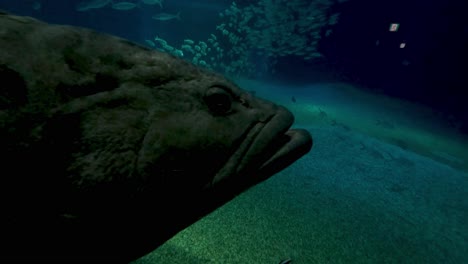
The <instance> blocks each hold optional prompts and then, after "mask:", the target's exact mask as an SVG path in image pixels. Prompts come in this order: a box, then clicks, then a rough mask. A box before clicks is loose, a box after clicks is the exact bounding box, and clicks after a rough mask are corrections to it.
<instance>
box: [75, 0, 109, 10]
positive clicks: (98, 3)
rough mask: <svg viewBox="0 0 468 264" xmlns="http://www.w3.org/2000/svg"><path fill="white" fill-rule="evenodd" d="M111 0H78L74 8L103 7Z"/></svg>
mask: <svg viewBox="0 0 468 264" xmlns="http://www.w3.org/2000/svg"><path fill="white" fill-rule="evenodd" d="M111 2H112V1H111V0H91V1H84V2H79V3H78V4H77V5H76V7H75V10H76V11H87V10H89V9H98V8H103V7H105V6H106V5H108V4H109V3H111Z"/></svg>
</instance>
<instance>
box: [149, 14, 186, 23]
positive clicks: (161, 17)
mask: <svg viewBox="0 0 468 264" xmlns="http://www.w3.org/2000/svg"><path fill="white" fill-rule="evenodd" d="M152 18H153V19H156V20H160V21H168V20H172V19H178V20H180V12H178V13H177V14H175V15H174V14H168V13H159V14H156V15H154V16H152Z"/></svg>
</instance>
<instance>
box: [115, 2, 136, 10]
mask: <svg viewBox="0 0 468 264" xmlns="http://www.w3.org/2000/svg"><path fill="white" fill-rule="evenodd" d="M135 7H137V4H135V3H132V2H117V3H113V4H112V8H113V9H116V10H131V9H134V8H135Z"/></svg>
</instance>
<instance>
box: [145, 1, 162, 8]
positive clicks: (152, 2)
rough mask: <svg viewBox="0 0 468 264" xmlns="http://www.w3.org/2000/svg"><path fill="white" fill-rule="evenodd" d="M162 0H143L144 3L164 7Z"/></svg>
mask: <svg viewBox="0 0 468 264" xmlns="http://www.w3.org/2000/svg"><path fill="white" fill-rule="evenodd" d="M162 1H163V0H142V1H141V2H143V4H146V5H156V4H157V5H159V7H161V8H162Z"/></svg>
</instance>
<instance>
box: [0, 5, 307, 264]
mask: <svg viewBox="0 0 468 264" xmlns="http://www.w3.org/2000/svg"><path fill="white" fill-rule="evenodd" d="M0 81H1V84H0V107H1V109H0V142H1V143H0V144H1V145H0V151H1V152H2V158H1V168H2V171H3V172H2V173H1V185H0V188H1V190H0V192H1V197H0V200H1V202H0V203H1V204H0V206H1V207H0V210H1V221H0V228H1V230H0V231H1V233H0V237H1V240H2V241H1V242H2V243H1V244H2V246H1V250H0V254H1V256H0V258H1V259H0V261H1V260H5V259H16V260H33V259H36V260H37V259H43V260H44V259H49V260H59V261H69V260H78V261H89V260H113V261H117V262H128V261H131V260H134V259H137V258H139V257H141V256H143V255H144V254H146V253H149V252H150V251H152V250H154V249H155V248H157V247H158V246H160V245H161V244H162V243H164V242H165V241H167V240H168V239H170V238H171V237H172V236H174V235H175V234H176V233H177V232H179V231H181V230H182V229H184V228H186V227H187V226H189V225H190V224H193V223H194V222H196V221H197V220H199V219H200V218H201V217H203V216H205V215H206V214H208V213H210V212H212V211H213V210H214V209H216V208H218V207H220V206H222V205H223V204H224V203H226V202H227V201H229V200H231V199H232V198H234V197H235V196H236V195H238V194H240V193H241V192H242V191H245V190H246V189H248V188H250V187H251V186H253V185H255V184H257V183H259V182H261V181H263V180H265V179H267V178H268V177H270V176H272V175H273V174H275V173H277V172H278V171H280V170H282V169H284V168H286V167H287V166H289V165H290V164H291V163H293V162H294V161H296V160H297V159H298V158H300V157H302V156H303V155H304V154H306V153H307V152H309V150H310V149H311V147H312V138H311V136H310V134H309V133H308V132H307V131H306V130H303V129H290V127H291V125H292V123H293V120H294V118H293V115H292V114H291V113H290V112H289V111H288V110H287V109H285V108H284V107H282V106H279V105H276V104H274V103H271V102H268V101H266V100H262V99H260V98H256V97H254V96H253V95H252V94H251V93H249V92H247V91H244V90H242V89H240V88H239V87H237V86H236V85H235V84H234V83H233V82H231V81H229V80H227V79H226V78H224V77H223V76H221V75H219V74H216V73H213V72H210V71H208V70H206V69H202V68H199V67H197V66H194V65H192V64H190V63H189V62H186V61H184V60H182V59H180V58H176V57H173V56H171V55H169V54H166V53H162V52H158V51H154V50H151V49H148V48H145V47H143V46H140V45H137V44H135V43H132V42H130V41H127V40H124V39H121V38H118V37H115V36H111V35H106V34H103V33H98V32H96V31H93V30H89V29H84V28H79V27H73V26H66V25H50V24H48V23H45V22H42V21H39V20H36V19H34V18H30V17H22V16H15V15H12V14H8V13H4V12H2V13H0Z"/></svg>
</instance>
